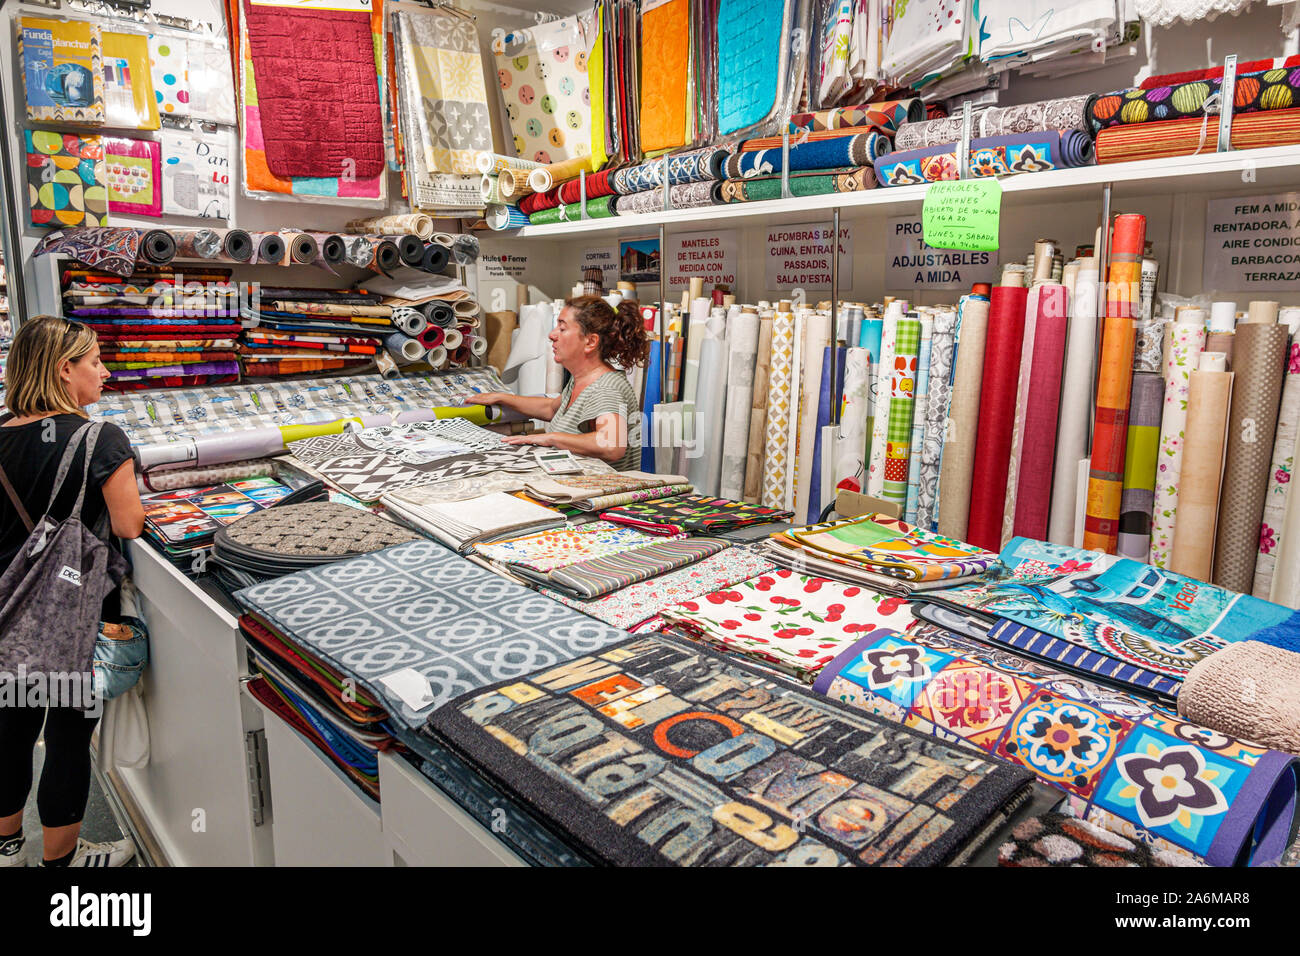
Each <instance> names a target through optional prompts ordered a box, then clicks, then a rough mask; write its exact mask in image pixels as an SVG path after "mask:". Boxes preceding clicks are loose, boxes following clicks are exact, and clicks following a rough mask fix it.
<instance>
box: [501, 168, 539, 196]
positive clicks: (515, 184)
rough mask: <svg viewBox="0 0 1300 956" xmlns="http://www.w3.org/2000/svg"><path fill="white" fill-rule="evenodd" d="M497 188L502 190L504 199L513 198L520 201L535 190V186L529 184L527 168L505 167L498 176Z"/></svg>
mask: <svg viewBox="0 0 1300 956" xmlns="http://www.w3.org/2000/svg"><path fill="white" fill-rule="evenodd" d="M497 189H499V190H500V191H501V198H502V199H512V200H514V201H515V202H518V201H519V200H520V199H523V198H524V197H525V196H527V195H528V194H529V193H531V192H532V191H533V187H532V186H529V185H528V170H526V169H503V170H501V174H500V175H499V176H498V177H497Z"/></svg>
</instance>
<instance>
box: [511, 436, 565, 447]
mask: <svg viewBox="0 0 1300 956" xmlns="http://www.w3.org/2000/svg"><path fill="white" fill-rule="evenodd" d="M501 443H502V444H503V445H544V446H546V447H548V448H558V447H559V445H558V444H557V443H556V441H555V434H554V433H552V432H533V433H532V434H530V435H511V436H510V437H509V438H503V439H501Z"/></svg>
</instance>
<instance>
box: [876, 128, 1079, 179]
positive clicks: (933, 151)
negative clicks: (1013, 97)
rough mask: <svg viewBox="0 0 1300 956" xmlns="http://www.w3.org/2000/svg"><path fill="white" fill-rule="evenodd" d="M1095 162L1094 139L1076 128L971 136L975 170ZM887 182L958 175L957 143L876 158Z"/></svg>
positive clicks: (1001, 171) (1031, 169)
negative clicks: (981, 136) (973, 137)
mask: <svg viewBox="0 0 1300 956" xmlns="http://www.w3.org/2000/svg"><path fill="white" fill-rule="evenodd" d="M1090 162H1092V139H1091V137H1089V136H1088V134H1087V133H1081V132H1079V130H1077V129H1073V130H1066V131H1065V132H1064V133H1061V132H1058V131H1056V130H1041V131H1039V132H1034V133H1013V134H1010V135H1006V136H988V137H983V138H980V139H975V140H972V141H971V145H970V171H971V175H972V176H1009V175H1011V174H1013V173H1041V172H1046V171H1047V170H1049V169H1061V168H1068V167H1072V166H1086V165H1088V164H1089V163H1090ZM874 165H875V168H876V179H877V180H879V182H880V185H882V186H914V185H917V184H918V183H933V182H938V181H940V180H945V179H956V178H957V144H956V143H944V144H942V145H939V146H925V147H921V148H919V149H911V150H905V151H903V152H898V153H890V154H889V155H888V156H886V157H884V158H882V159H879V160H877V161H876V162H875V164H874Z"/></svg>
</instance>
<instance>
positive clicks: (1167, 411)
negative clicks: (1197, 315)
mask: <svg viewBox="0 0 1300 956" xmlns="http://www.w3.org/2000/svg"><path fill="white" fill-rule="evenodd" d="M1204 349H1205V323H1204V322H1180V323H1177V324H1175V325H1174V326H1172V327H1171V329H1170V339H1169V348H1168V349H1166V350H1165V351H1166V354H1165V407H1164V411H1163V413H1162V414H1161V419H1160V453H1159V456H1158V458H1159V463H1158V464H1157V465H1156V503H1155V510H1154V512H1153V515H1152V525H1151V557H1150V560H1151V563H1152V564H1154V565H1155V566H1156V567H1158V568H1163V567H1166V566H1167V565H1168V564H1169V558H1170V555H1171V554H1172V553H1173V547H1174V522H1175V521H1176V520H1177V518H1178V480H1179V478H1180V477H1181V476H1182V473H1183V441H1184V440H1185V438H1186V435H1185V434H1184V429H1186V427H1187V397H1188V395H1189V394H1190V393H1191V387H1192V371H1193V370H1194V369H1195V368H1196V364H1197V362H1198V361H1199V359H1200V355H1201V352H1202V351H1204ZM1298 397H1300V396H1298ZM1264 596H1267V594H1265V595H1264Z"/></svg>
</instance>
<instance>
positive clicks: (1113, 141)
mask: <svg viewBox="0 0 1300 956" xmlns="http://www.w3.org/2000/svg"><path fill="white" fill-rule="evenodd" d="M1218 138H1219V117H1217V116H1211V117H1210V118H1209V122H1205V120H1204V117H1196V118H1189V119H1177V120H1169V121H1167V122H1163V123H1159V122H1157V123H1135V124H1133V125H1129V126H1111V127H1108V128H1106V129H1104V130H1102V131H1101V132H1100V133H1098V134H1097V144H1096V151H1097V162H1098V163H1130V162H1134V161H1136V160H1141V159H1163V158H1165V157H1169V156H1192V155H1196V154H1198V153H1212V152H1214V144H1215V143H1216V142H1217V141H1218ZM1293 143H1300V109H1292V110H1273V111H1272V112H1268V113H1246V114H1245V115H1243V116H1234V117H1233V119H1232V148H1233V149H1259V148H1261V147H1264V146H1289V145H1291V144H1293Z"/></svg>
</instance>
